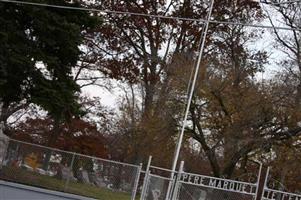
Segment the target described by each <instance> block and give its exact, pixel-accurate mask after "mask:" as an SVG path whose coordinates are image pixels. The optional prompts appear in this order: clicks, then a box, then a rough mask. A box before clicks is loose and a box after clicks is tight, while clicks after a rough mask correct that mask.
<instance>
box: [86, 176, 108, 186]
mask: <svg viewBox="0 0 301 200" xmlns="http://www.w3.org/2000/svg"><path fill="white" fill-rule="evenodd" d="M89 179H90V182H91V183H93V184H94V185H96V186H97V187H106V186H107V185H106V183H105V181H104V179H103V178H102V177H100V176H97V174H95V173H89Z"/></svg>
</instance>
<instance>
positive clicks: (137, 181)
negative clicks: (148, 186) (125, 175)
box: [131, 163, 142, 200]
mask: <svg viewBox="0 0 301 200" xmlns="http://www.w3.org/2000/svg"><path fill="white" fill-rule="evenodd" d="M141 169H142V163H140V165H139V167H138V169H137V175H136V178H135V183H134V188H133V194H132V197H131V200H135V198H136V194H137V189H138V185H139V180H140V174H141Z"/></svg>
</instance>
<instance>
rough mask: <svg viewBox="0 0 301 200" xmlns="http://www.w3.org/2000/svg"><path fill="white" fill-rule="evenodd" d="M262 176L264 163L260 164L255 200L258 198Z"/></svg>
mask: <svg viewBox="0 0 301 200" xmlns="http://www.w3.org/2000/svg"><path fill="white" fill-rule="evenodd" d="M261 175H262V163H260V167H259V172H258V177H257V183H256V192H255V200H256V199H257V198H258V193H259V186H260V180H261Z"/></svg>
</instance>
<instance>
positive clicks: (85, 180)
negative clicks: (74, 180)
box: [78, 170, 90, 184]
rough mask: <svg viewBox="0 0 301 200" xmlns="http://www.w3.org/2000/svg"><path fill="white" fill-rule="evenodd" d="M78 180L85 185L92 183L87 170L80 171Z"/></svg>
mask: <svg viewBox="0 0 301 200" xmlns="http://www.w3.org/2000/svg"><path fill="white" fill-rule="evenodd" d="M78 179H79V180H80V181H81V182H83V183H87V184H89V183H90V180H89V175H88V172H87V171H86V170H79V171H78Z"/></svg>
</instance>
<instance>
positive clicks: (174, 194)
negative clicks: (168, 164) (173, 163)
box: [170, 161, 184, 200]
mask: <svg viewBox="0 0 301 200" xmlns="http://www.w3.org/2000/svg"><path fill="white" fill-rule="evenodd" d="M183 171H184V161H181V164H180V168H179V172H178V176H177V178H176V183H175V187H174V190H173V192H172V193H171V195H170V196H171V200H176V199H177V197H178V195H179V190H180V182H179V181H180V179H181V175H182V173H183ZM171 191H172V190H171Z"/></svg>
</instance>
